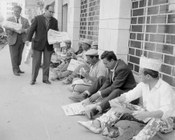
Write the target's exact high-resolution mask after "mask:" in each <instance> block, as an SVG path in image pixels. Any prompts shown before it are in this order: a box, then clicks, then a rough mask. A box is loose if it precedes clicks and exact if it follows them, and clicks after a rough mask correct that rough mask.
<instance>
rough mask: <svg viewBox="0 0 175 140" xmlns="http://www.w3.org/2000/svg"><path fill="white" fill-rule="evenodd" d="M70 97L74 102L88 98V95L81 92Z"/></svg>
mask: <svg viewBox="0 0 175 140" xmlns="http://www.w3.org/2000/svg"><path fill="white" fill-rule="evenodd" d="M69 99H71V100H73V101H74V102H81V101H83V100H84V99H86V97H85V96H84V95H83V94H79V95H74V96H70V97H69Z"/></svg>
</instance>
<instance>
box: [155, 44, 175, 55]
mask: <svg viewBox="0 0 175 140" xmlns="http://www.w3.org/2000/svg"><path fill="white" fill-rule="evenodd" d="M156 51H157V52H161V53H166V54H173V52H174V46H172V45H166V44H157V46H156Z"/></svg>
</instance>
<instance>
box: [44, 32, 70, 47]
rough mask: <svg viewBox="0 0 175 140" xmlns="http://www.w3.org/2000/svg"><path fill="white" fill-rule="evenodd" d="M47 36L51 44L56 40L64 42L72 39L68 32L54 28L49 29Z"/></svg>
mask: <svg viewBox="0 0 175 140" xmlns="http://www.w3.org/2000/svg"><path fill="white" fill-rule="evenodd" d="M47 37H48V42H49V44H55V43H56V42H63V41H65V40H70V38H69V36H68V33H67V32H59V31H56V30H52V29H49V31H48V33H47Z"/></svg>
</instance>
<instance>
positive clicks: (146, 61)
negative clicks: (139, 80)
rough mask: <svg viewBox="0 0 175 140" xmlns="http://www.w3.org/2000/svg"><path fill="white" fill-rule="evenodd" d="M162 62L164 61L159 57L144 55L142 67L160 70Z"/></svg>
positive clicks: (141, 61)
mask: <svg viewBox="0 0 175 140" xmlns="http://www.w3.org/2000/svg"><path fill="white" fill-rule="evenodd" d="M161 64H162V62H161V60H159V59H152V58H146V57H144V56H141V58H140V68H146V69H150V70H154V71H160V68H161Z"/></svg>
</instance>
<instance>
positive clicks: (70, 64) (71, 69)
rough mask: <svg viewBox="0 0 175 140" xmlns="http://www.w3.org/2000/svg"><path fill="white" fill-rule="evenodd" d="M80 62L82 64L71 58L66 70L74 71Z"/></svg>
mask: <svg viewBox="0 0 175 140" xmlns="http://www.w3.org/2000/svg"><path fill="white" fill-rule="evenodd" d="M81 64H84V63H83V62H81V61H78V60H75V59H71V61H70V63H69V66H68V68H67V70H69V71H74V70H75V69H76V68H77V67H78V66H79V65H81Z"/></svg>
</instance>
